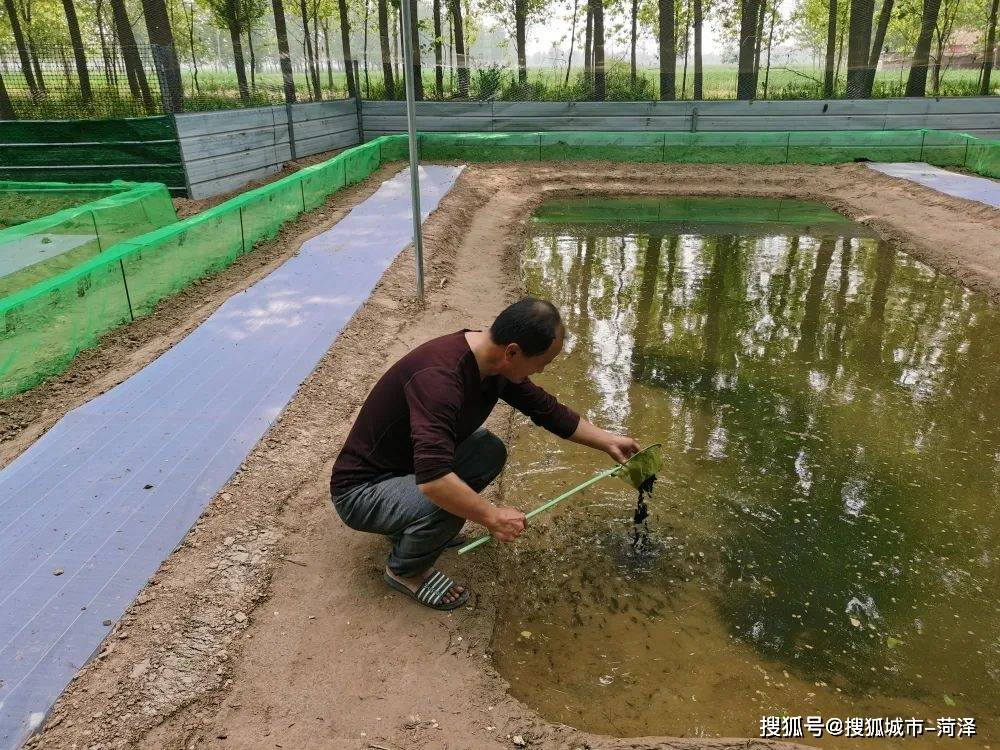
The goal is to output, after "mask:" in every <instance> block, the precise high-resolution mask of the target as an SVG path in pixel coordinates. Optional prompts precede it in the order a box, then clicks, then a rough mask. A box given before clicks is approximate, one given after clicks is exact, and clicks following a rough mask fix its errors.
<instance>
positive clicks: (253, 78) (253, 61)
mask: <svg viewBox="0 0 1000 750" xmlns="http://www.w3.org/2000/svg"><path fill="white" fill-rule="evenodd" d="M247 52H248V53H249V54H250V88H251V89H254V90H256V88H257V55H256V53H255V52H254V49H253V29H250V28H248V29H247Z"/></svg>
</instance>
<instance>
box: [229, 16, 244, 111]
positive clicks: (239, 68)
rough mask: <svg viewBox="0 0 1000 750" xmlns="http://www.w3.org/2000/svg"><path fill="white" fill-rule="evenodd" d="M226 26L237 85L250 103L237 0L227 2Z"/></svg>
mask: <svg viewBox="0 0 1000 750" xmlns="http://www.w3.org/2000/svg"><path fill="white" fill-rule="evenodd" d="M226 27H227V28H228V29H229V40H230V41H231V42H232V44H233V65H234V67H235V68H236V85H237V87H238V88H239V91H240V101H242V102H243V104H245V105H246V104H249V103H250V89H249V88H248V87H247V67H246V63H245V62H244V60H243V44H242V43H241V42H240V34H241V32H242V29H241V28H240V17H239V9H238V8H237V6H236V0H228V2H227V3H226Z"/></svg>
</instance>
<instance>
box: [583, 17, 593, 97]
mask: <svg viewBox="0 0 1000 750" xmlns="http://www.w3.org/2000/svg"><path fill="white" fill-rule="evenodd" d="M583 77H584V80H586V82H587V92H588V94H589V93H590V92H592V91H593V90H594V8H593V6H592V5H591V4H590V0H587V28H586V31H585V32H584V36H583Z"/></svg>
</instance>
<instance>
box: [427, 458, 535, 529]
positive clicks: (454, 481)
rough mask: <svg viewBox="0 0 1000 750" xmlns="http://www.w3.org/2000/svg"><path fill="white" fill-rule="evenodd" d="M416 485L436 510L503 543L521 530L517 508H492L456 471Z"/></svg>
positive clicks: (522, 516) (491, 504)
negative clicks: (479, 527)
mask: <svg viewBox="0 0 1000 750" xmlns="http://www.w3.org/2000/svg"><path fill="white" fill-rule="evenodd" d="M417 486H418V487H419V489H420V491H421V492H423V493H424V494H425V495H426V496H427V498H428V499H429V500H430V501H431V502H432V503H434V504H435V505H437V506H438V507H440V508H444V509H445V510H446V511H448V512H449V513H453V514H454V515H456V516H459V517H460V518H464V519H466V520H468V521H473V522H475V523H478V524H480V525H482V526H485V527H486V528H487V529H489V531H490V533H491V534H493V536H494V537H496V538H497V539H499V540H500V541H502V542H510V541H513V540H514V539H516V538H517V537H519V536H520V535H521V532H522V531H524V527H525V519H524V513H522V512H521V511H519V510H518V509H517V508H511V507H508V506H497V505H493V503H491V502H488V501H487V500H485V499H483V497H482V496H480V494H479V493H478V492H476V491H475V490H474V489H472V488H471V487H470V486H469V485H467V484H466V483H465V482H463V481H462V479H461V478H460V477H459V476H458V474H456V473H455V472H451V473H448V474H445V475H444V476H443V477H438V478H437V479H434V480H432V481H430V482H425V483H423V484H420V485H417Z"/></svg>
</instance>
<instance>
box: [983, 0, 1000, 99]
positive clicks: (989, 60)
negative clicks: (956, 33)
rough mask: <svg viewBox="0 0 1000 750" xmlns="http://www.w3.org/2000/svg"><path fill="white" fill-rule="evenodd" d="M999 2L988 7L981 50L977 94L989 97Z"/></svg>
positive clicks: (996, 0)
mask: <svg viewBox="0 0 1000 750" xmlns="http://www.w3.org/2000/svg"><path fill="white" fill-rule="evenodd" d="M998 5H1000V0H993V3H992V4H991V5H990V20H989V21H988V22H987V24H986V47H985V49H984V50H983V74H982V76H981V77H980V80H979V94H980V95H981V96H989V93H990V74H991V73H992V72H993V60H994V58H995V57H996V54H997V51H996V43H997V6H998Z"/></svg>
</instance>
